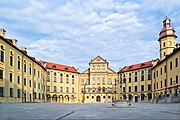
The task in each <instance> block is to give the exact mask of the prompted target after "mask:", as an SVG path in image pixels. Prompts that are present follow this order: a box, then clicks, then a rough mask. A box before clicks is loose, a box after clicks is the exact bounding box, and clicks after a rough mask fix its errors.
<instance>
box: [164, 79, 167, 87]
mask: <svg viewBox="0 0 180 120" xmlns="http://www.w3.org/2000/svg"><path fill="white" fill-rule="evenodd" d="M166 85H167V81H166V79H165V80H164V87H166Z"/></svg>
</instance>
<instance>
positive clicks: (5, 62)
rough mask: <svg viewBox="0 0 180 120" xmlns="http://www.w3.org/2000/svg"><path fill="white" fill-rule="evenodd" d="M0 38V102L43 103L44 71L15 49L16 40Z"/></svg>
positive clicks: (38, 64) (36, 62)
mask: <svg viewBox="0 0 180 120" xmlns="http://www.w3.org/2000/svg"><path fill="white" fill-rule="evenodd" d="M2 31H4V30H1V35H2V36H0V46H1V48H0V53H1V54H0V58H1V59H0V102H11V101H12V102H44V101H45V94H46V82H45V77H46V69H45V68H44V67H43V66H42V65H41V63H40V61H36V60H35V59H34V58H31V57H29V56H28V55H27V53H26V51H25V49H23V51H22V50H20V49H18V48H17V47H16V42H17V40H13V39H6V38H4V35H5V34H4V33H3V34H2Z"/></svg>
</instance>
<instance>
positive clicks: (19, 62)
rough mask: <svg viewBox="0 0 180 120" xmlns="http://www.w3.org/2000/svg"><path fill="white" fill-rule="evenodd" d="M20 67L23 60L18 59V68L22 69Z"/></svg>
mask: <svg viewBox="0 0 180 120" xmlns="http://www.w3.org/2000/svg"><path fill="white" fill-rule="evenodd" d="M20 67H21V61H20V60H18V70H20Z"/></svg>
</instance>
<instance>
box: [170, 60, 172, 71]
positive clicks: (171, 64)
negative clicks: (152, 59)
mask: <svg viewBox="0 0 180 120" xmlns="http://www.w3.org/2000/svg"><path fill="white" fill-rule="evenodd" d="M170 70H172V61H171V62H170Z"/></svg>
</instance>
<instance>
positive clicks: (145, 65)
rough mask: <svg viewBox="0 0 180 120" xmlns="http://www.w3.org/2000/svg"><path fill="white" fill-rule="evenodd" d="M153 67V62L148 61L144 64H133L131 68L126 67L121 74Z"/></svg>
mask: <svg viewBox="0 0 180 120" xmlns="http://www.w3.org/2000/svg"><path fill="white" fill-rule="evenodd" d="M152 66H153V61H147V62H143V63H138V64H133V65H131V66H125V67H124V68H122V69H121V70H120V72H128V71H132V70H137V69H142V68H147V67H152Z"/></svg>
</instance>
